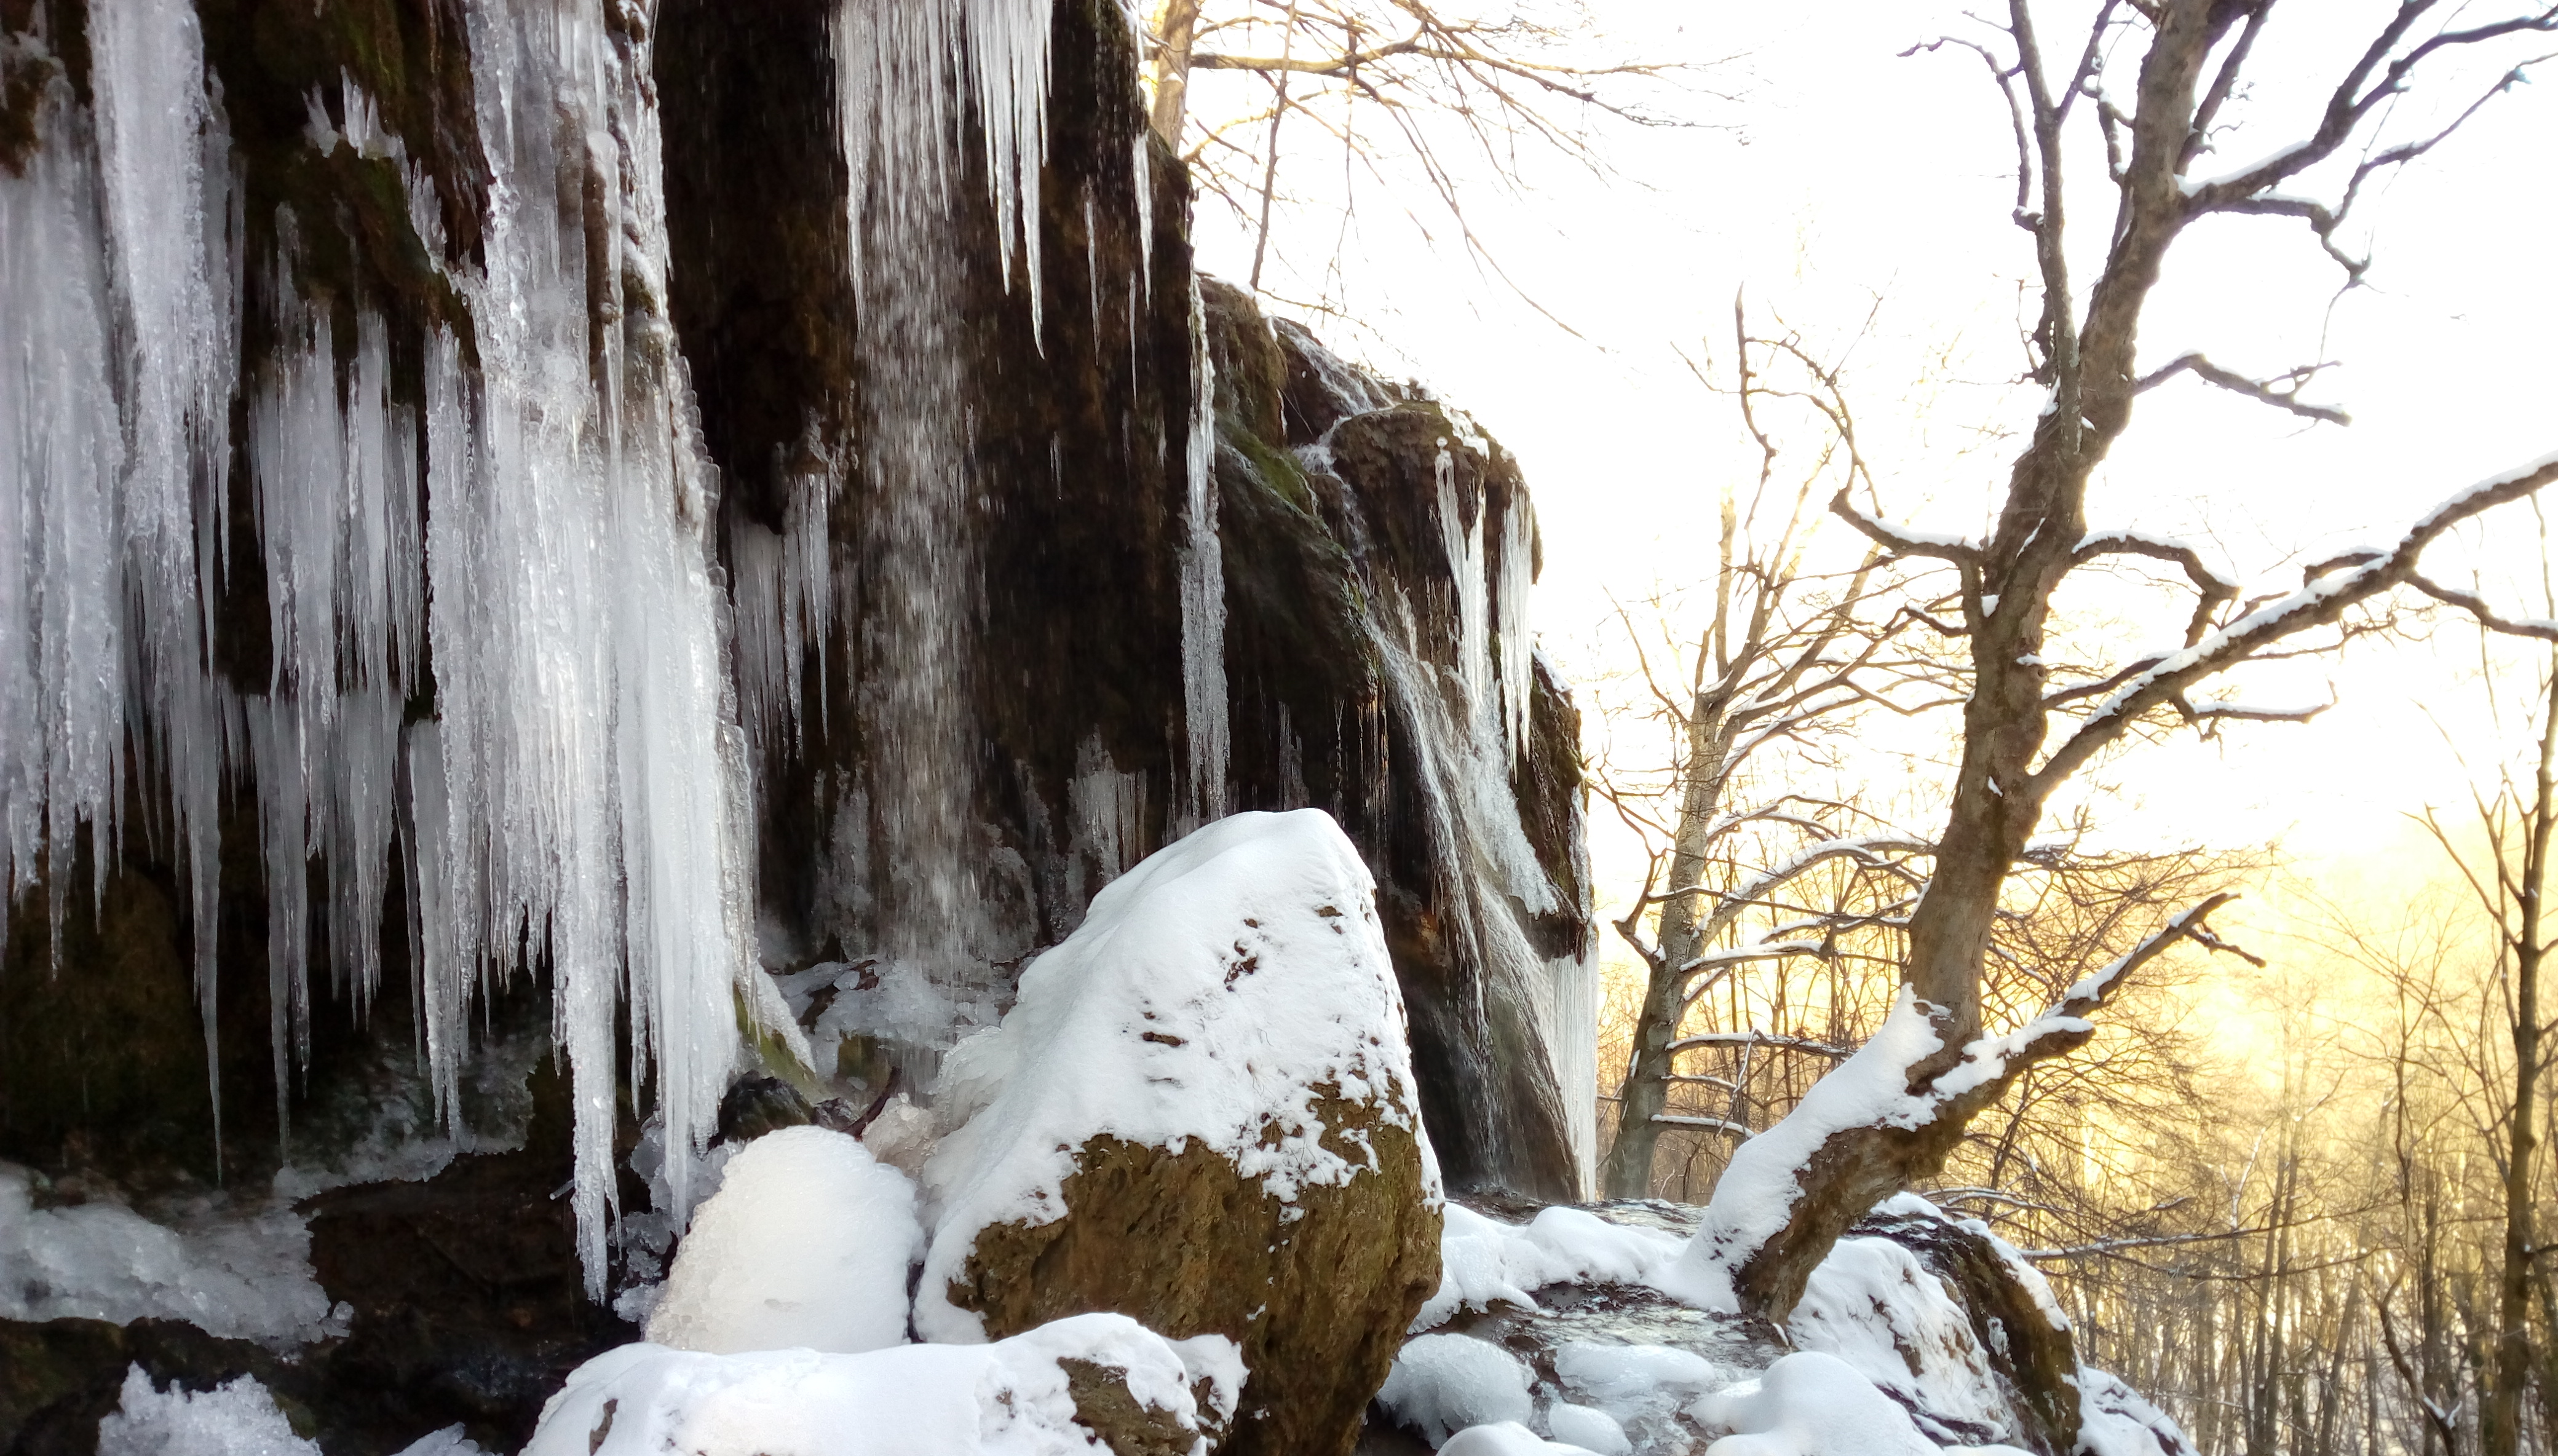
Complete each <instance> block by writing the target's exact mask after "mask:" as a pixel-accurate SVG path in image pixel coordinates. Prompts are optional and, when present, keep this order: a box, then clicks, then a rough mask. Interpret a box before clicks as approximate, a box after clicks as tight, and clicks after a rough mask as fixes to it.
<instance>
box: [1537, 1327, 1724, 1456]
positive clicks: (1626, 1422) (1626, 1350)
mask: <svg viewBox="0 0 2558 1456" xmlns="http://www.w3.org/2000/svg"><path fill="white" fill-rule="evenodd" d="M1554 1374H1555V1377H1556V1378H1557V1379H1558V1380H1560V1381H1561V1382H1562V1383H1563V1388H1564V1389H1565V1390H1567V1391H1569V1392H1570V1393H1572V1394H1573V1395H1575V1396H1578V1397H1579V1399H1580V1401H1581V1403H1583V1404H1586V1405H1589V1406H1592V1407H1594V1408H1596V1409H1597V1410H1599V1411H1600V1412H1601V1413H1603V1414H1605V1415H1606V1416H1607V1417H1608V1418H1609V1419H1610V1420H1612V1421H1614V1422H1616V1424H1617V1425H1618V1426H1619V1427H1620V1428H1621V1429H1622V1428H1624V1427H1627V1426H1633V1425H1637V1424H1642V1425H1647V1426H1648V1425H1658V1424H1660V1423H1662V1422H1663V1421H1664V1420H1665V1419H1666V1418H1667V1417H1668V1416H1669V1415H1670V1414H1671V1413H1672V1412H1673V1411H1675V1410H1676V1409H1678V1408H1679V1407H1680V1406H1681V1405H1684V1404H1685V1403H1687V1402H1688V1401H1690V1400H1693V1399H1695V1398H1696V1397H1697V1396H1699V1395H1702V1394H1704V1393H1705V1392H1706V1391H1708V1390H1711V1389H1715V1388H1718V1387H1720V1386H1722V1385H1725V1384H1729V1383H1731V1382H1732V1381H1733V1379H1734V1373H1733V1372H1732V1371H1731V1370H1729V1369H1728V1368H1726V1367H1722V1366H1718V1365H1716V1364H1715V1363H1714V1362H1713V1361H1710V1360H1708V1359H1706V1358H1705V1357H1704V1356H1702V1355H1699V1354H1697V1353H1695V1352H1694V1351H1691V1350H1677V1349H1672V1348H1671V1347H1669V1346H1667V1345H1601V1344H1597V1343H1594V1342H1591V1341H1587V1340H1576V1341H1573V1342H1572V1343H1570V1344H1568V1345H1565V1346H1564V1347H1563V1348H1561V1349H1559V1350H1557V1351H1555V1353H1554ZM1556 1434H1558V1435H1560V1434H1561V1432H1559V1431H1558V1432H1556ZM1583 1444H1584V1445H1587V1444H1589V1443H1588V1442H1586V1441H1585V1442H1583Z"/></svg>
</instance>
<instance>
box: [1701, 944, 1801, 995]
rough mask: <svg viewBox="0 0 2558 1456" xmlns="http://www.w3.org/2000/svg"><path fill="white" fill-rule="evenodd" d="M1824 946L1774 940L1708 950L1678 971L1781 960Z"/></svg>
mask: <svg viewBox="0 0 2558 1456" xmlns="http://www.w3.org/2000/svg"><path fill="white" fill-rule="evenodd" d="M1825 948H1827V947H1825V946H1822V945H1821V943H1820V942H1818V941H1776V942H1772V943H1770V944H1767V945H1759V946H1729V947H1727V948H1724V949H1720V950H1708V951H1706V952H1704V953H1703V954H1701V955H1698V956H1697V957H1696V958H1695V959H1693V960H1690V961H1688V962H1687V963H1686V964H1684V965H1681V966H1680V967H1679V968H1678V973H1679V974H1681V975H1693V974H1695V973H1696V972H1698V971H1700V970H1721V969H1723V968H1724V967H1726V966H1731V965H1741V964H1745V963H1747V962H1749V961H1753V960H1782V959H1784V958H1785V957H1786V956H1788V955H1818V954H1820V953H1821V951H1822V950H1823V949H1825ZM1688 999H1689V1000H1694V999H1696V993H1695V992H1690V993H1689V995H1688Z"/></svg>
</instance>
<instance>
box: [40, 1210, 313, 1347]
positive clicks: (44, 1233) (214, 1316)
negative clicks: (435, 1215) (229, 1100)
mask: <svg viewBox="0 0 2558 1456" xmlns="http://www.w3.org/2000/svg"><path fill="white" fill-rule="evenodd" d="M31 1190H32V1179H31V1178H30V1177H29V1175H28V1173H27V1171H26V1170H25V1169H23V1168H18V1167H14V1166H11V1165H9V1164H6V1163H0V1319H11V1320H51V1319H62V1318H66V1317H76V1318H80V1319H92V1320H111V1321H113V1322H114V1323H116V1324H119V1325H120V1324H126V1323H129V1322H130V1321H133V1320H139V1319H173V1320H185V1321H187V1322H188V1323H190V1324H193V1325H195V1326H196V1327H197V1328H198V1329H201V1330H203V1331H205V1332H206V1333H207V1334H211V1335H222V1336H226V1337H229V1338H231V1339H237V1340H255V1341H257V1342H258V1343H259V1344H262V1345H265V1346H266V1347H268V1348H269V1349H273V1350H279V1351H281V1350H291V1349H293V1348H295V1347H296V1346H300V1345H304V1344H307V1343H309V1342H311V1341H314V1340H320V1339H325V1338H327V1337H329V1336H332V1335H343V1334H345V1333H346V1332H347V1331H346V1325H345V1323H344V1321H343V1320H341V1319H339V1318H337V1317H336V1316H335V1315H333V1312H332V1310H331V1308H330V1304H329V1296H328V1294H327V1293H326V1292H325V1291H324V1290H322V1289H321V1287H320V1280H319V1277H318V1276H317V1275H315V1274H313V1273H312V1271H311V1231H310V1229H309V1227H308V1226H307V1225H305V1224H304V1223H303V1221H302V1217H301V1215H299V1214H296V1213H294V1212H293V1211H292V1210H291V1209H289V1208H273V1209H268V1210H265V1211H263V1212H259V1213H255V1214H250V1215H247V1216H244V1217H243V1216H214V1215H210V1214H209V1215H208V1216H207V1217H205V1218H202V1219H196V1220H191V1221H190V1222H189V1223H188V1224H186V1225H185V1226H184V1227H179V1228H172V1227H170V1226H169V1225H165V1224H157V1223H153V1222H152V1221H151V1220H149V1219H146V1218H144V1217H142V1216H141V1215H140V1214H137V1213H135V1212H134V1211H133V1210H131V1209H129V1208H126V1207H124V1206H123V1205H122V1204H116V1203H106V1202H91V1203H84V1204H76V1205H72V1206H71V1207H68V1208H56V1209H40V1208H36V1207H35V1206H34V1201H33V1197H32V1192H31Z"/></svg>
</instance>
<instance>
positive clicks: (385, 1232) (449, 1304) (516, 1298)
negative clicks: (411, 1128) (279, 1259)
mask: <svg viewBox="0 0 2558 1456" xmlns="http://www.w3.org/2000/svg"><path fill="white" fill-rule="evenodd" d="M533 1091H534V1103H533V1105H534V1115H533V1120H532V1126H531V1128H530V1130H529V1132H528V1134H527V1136H526V1138H525V1145H524V1147H523V1148H522V1149H520V1150H518V1151H516V1152H511V1153H493V1154H482V1155H478V1156H466V1157H460V1158H456V1159H454V1161H453V1163H452V1165H451V1166H450V1167H448V1168H446V1169H445V1170H444V1171H443V1172H441V1173H439V1174H437V1175H436V1176H434V1177H432V1178H429V1179H426V1180H425V1181H423V1182H418V1183H376V1184H362V1185H357V1186H355V1187H352V1188H343V1189H337V1190H333V1191H331V1192H328V1193H323V1194H320V1195H318V1196H316V1197H314V1198H311V1199H307V1200H305V1201H304V1203H303V1204H302V1211H303V1212H304V1213H305V1214H307V1215H308V1216H309V1217H310V1220H311V1263H312V1267H313V1268H314V1269H315V1270H316V1271H317V1272H318V1274H319V1276H320V1282H321V1286H322V1287H323V1288H324V1289H326V1290H327V1291H328V1293H329V1297H330V1298H331V1299H332V1300H336V1301H343V1302H344V1303H346V1304H347V1305H349V1306H351V1307H352V1310H353V1318H352V1320H351V1321H350V1325H349V1330H348V1334H347V1337H346V1338H345V1339H344V1340H341V1341H337V1342H333V1343H332V1344H331V1345H330V1346H329V1347H327V1348H326V1349H325V1350H323V1351H321V1352H320V1353H319V1356H318V1358H317V1360H316V1361H314V1362H312V1364H313V1366H314V1376H315V1377H316V1379H315V1381H314V1384H315V1386H316V1388H315V1389H314V1391H313V1393H312V1395H311V1397H310V1398H312V1399H314V1400H315V1401H316V1402H319V1403H321V1404H323V1405H324V1406H325V1408H326V1411H327V1415H328V1417H329V1419H330V1421H331V1423H332V1424H333V1425H334V1426H340V1427H344V1428H347V1429H348V1430H349V1433H350V1434H351V1435H352V1436H353V1437H354V1438H355V1445H356V1447H357V1448H358V1449H361V1448H363V1447H368V1446H378V1447H379V1448H380V1449H383V1450H388V1451H396V1450H398V1449H399V1448H400V1447H401V1446H402V1445H403V1444H405V1443H406V1442H407V1441H409V1440H414V1439H415V1438H416V1437H417V1436H418V1435H420V1434H423V1433H425V1432H427V1431H433V1430H441V1429H443V1428H444V1427H445V1426H447V1425H451V1424H453V1423H455V1422H457V1421H458V1422H461V1423H462V1425H463V1426H464V1428H465V1430H466V1431H467V1432H468V1433H469V1434H470V1435H471V1436H472V1437H473V1438H474V1439H476V1440H478V1441H479V1442H480V1443H481V1444H482V1445H483V1446H485V1447H487V1448H488V1449H490V1450H493V1451H511V1450H514V1449H517V1448H518V1447H520V1446H521V1445H522V1444H523V1443H524V1441H525V1440H526V1439H527V1438H529V1437H530V1436H531V1435H532V1432H533V1425H534V1422H535V1421H536V1420H537V1419H538V1418H539V1416H540V1415H541V1410H542V1402H543V1401H545V1400H547V1399H548V1398H549V1397H550V1395H551V1392H552V1391H554V1390H557V1389H558V1388H559V1386H560V1383H561V1382H562V1381H563V1380H565V1379H566V1378H567V1376H568V1374H569V1372H571V1371H573V1370H575V1369H577V1368H578V1367H579V1366H580V1365H583V1364H584V1363H585V1362H586V1361H588V1360H589V1359H591V1358H593V1357H595V1356H597V1355H600V1354H602V1353H603V1352H605V1351H607V1350H610V1349H612V1348H613V1347H614V1346H616V1345H622V1344H626V1343H628V1342H630V1341H633V1340H636V1339H639V1338H640V1332H639V1330H638V1329H637V1328H636V1327H634V1326H633V1325H631V1324H630V1323H629V1322H627V1321H625V1320H623V1319H622V1318H621V1317H620V1316H618V1315H616V1314H615V1313H614V1312H613V1311H612V1310H610V1309H607V1308H604V1307H602V1306H599V1305H596V1304H592V1303H590V1302H588V1301H587V1299H586V1298H585V1294H584V1286H583V1279H582V1275H581V1273H580V1270H579V1266H578V1259H577V1229H576V1224H575V1221H574V1220H573V1219H572V1217H571V1216H570V1212H569V1207H568V1203H567V1201H566V1200H565V1199H563V1198H559V1197H557V1194H558V1191H559V1187H560V1181H561V1179H562V1178H564V1177H565V1176H566V1175H565V1173H564V1172H563V1171H562V1170H563V1169H564V1168H565V1167H566V1166H567V1163H568V1157H569V1149H568V1138H569V1117H568V1110H569V1109H568V1098H567V1088H566V1086H565V1083H564V1080H563V1079H562V1078H560V1077H559V1076H558V1074H557V1073H556V1071H554V1070H553V1069H552V1068H550V1067H549V1066H548V1065H547V1064H546V1065H545V1067H544V1068H543V1070H542V1071H541V1072H540V1073H537V1074H536V1076H535V1078H534V1089H533ZM634 1181H635V1182H636V1180H634ZM635 1195H636V1197H635ZM625 1198H626V1200H629V1201H630V1202H631V1203H633V1204H634V1205H635V1206H636V1205H638V1204H643V1203H644V1202H645V1198H644V1194H642V1193H641V1191H640V1189H638V1188H634V1187H626V1189H625ZM324 1372H325V1375H322V1374H321V1373H324ZM333 1449H335V1448H334V1447H333Z"/></svg>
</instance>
